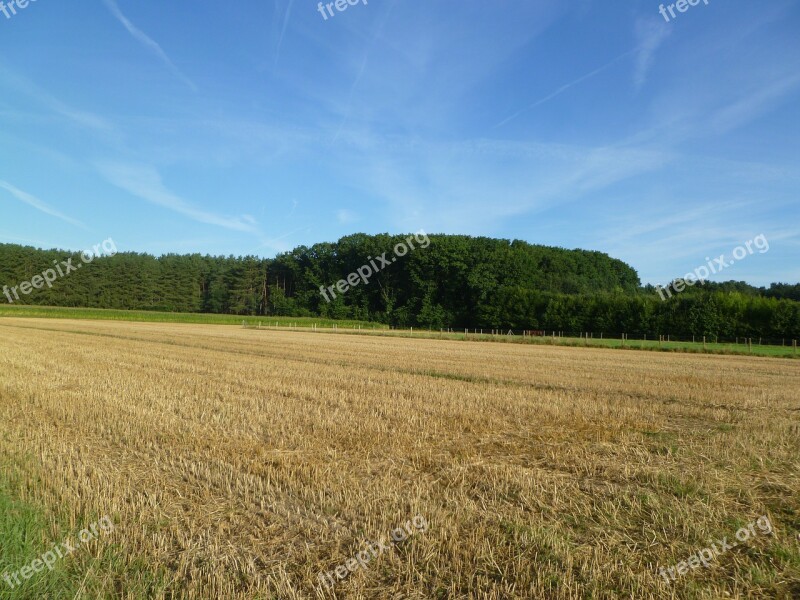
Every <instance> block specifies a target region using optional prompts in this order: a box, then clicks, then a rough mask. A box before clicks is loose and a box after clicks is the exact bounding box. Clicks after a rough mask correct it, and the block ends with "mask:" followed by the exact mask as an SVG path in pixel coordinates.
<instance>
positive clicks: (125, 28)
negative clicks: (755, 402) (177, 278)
mask: <svg viewBox="0 0 800 600" xmlns="http://www.w3.org/2000/svg"><path fill="white" fill-rule="evenodd" d="M667 4H669V3H667ZM333 10H334V13H335V14H334V16H333V17H330V16H329V17H328V18H327V20H326V19H324V18H323V16H322V15H321V14H320V12H318V4H317V2H312V1H311V0H275V1H274V2H273V1H264V0H261V1H259V2H256V1H251V0H240V1H239V2H235V3H219V2H197V1H196V0H193V1H189V0H171V1H170V2H142V1H138V2H133V1H131V0H85V1H83V2H57V1H55V0H38V1H37V2H35V3H31V4H29V5H28V6H27V7H26V8H24V9H20V8H16V11H17V14H16V15H11V18H6V17H4V16H3V14H2V13H0V242H7V243H22V244H29V245H34V246H40V247H48V248H49V247H61V248H71V249H83V248H86V247H90V246H92V245H94V244H95V243H98V242H100V241H102V240H103V239H106V238H108V237H112V238H113V239H114V240H115V242H116V245H117V246H118V248H119V249H120V250H123V251H128V250H132V251H140V252H149V253H153V254H163V253H169V252H177V253H189V252H200V253H204V254H205V253H210V254H225V255H227V254H234V255H240V254H255V255H259V256H274V255H275V254H276V253H277V252H280V251H285V250H288V249H291V248H292V247H294V246H297V245H301V244H306V245H310V244H313V243H315V242H320V241H333V240H335V239H338V238H339V237H341V236H342V235H346V234H349V233H354V232H366V233H380V232H391V233H400V232H413V231H418V230H420V229H424V230H425V231H426V232H428V233H464V234H470V235H486V236H492V237H502V238H517V239H523V240H526V241H529V242H532V243H541V244H547V245H555V246H562V247H567V248H586V249H592V250H600V251H603V252H607V253H609V254H610V255H612V256H614V257H617V258H620V259H622V260H625V261H626V262H628V263H629V264H631V265H632V266H633V267H634V268H635V269H636V270H637V271H638V272H639V274H640V276H641V278H642V280H643V282H645V283H647V282H650V283H665V282H667V281H669V280H670V279H671V278H672V277H678V276H681V275H683V274H684V273H686V272H687V271H690V270H692V269H694V268H695V267H698V266H700V265H703V264H705V262H706V261H705V258H706V257H707V256H712V257H713V256H719V255H720V254H722V253H726V254H730V253H731V251H732V249H733V248H735V247H736V246H738V245H740V244H742V243H744V242H745V241H747V240H751V239H753V238H754V237H756V236H758V235H760V234H764V235H765V236H766V237H767V239H768V240H769V244H770V250H769V252H767V253H765V254H760V253H756V254H754V255H753V256H750V257H748V258H747V259H746V260H743V261H741V263H739V264H736V265H734V266H731V267H730V268H729V269H728V270H727V271H725V272H724V273H723V274H722V277H721V279H736V280H745V281H748V282H750V283H753V284H758V285H763V284H768V283H770V282H772V281H791V282H798V281H800V262H798V256H800V198H798V191H799V190H800V161H799V160H798V159H799V158H800V118H798V117H799V113H798V109H799V108H800V35H799V33H800V3H799V2H797V1H796V0H767V1H764V2H753V1H752V0H724V1H722V0H709V3H708V5H705V4H704V3H703V2H702V1H701V2H700V4H699V5H698V6H695V7H691V8H689V9H688V10H687V11H686V12H685V13H677V12H676V18H674V19H671V20H670V22H666V21H665V19H664V18H663V17H662V16H661V15H660V14H659V3H657V2H652V1H649V0H648V1H643V0H634V1H633V2H611V1H607V2H596V1H589V0H574V1H570V2H564V1H563V0H559V1H555V0H554V1H550V0H536V1H533V2H532V1H530V0H526V1H512V0H501V1H494V2H488V1H487V2H478V1H474V0H459V1H455V0H452V1H451V0H438V1H433V2H410V1H401V0H394V1H393V0H369V1H368V3H366V4H364V3H358V4H356V5H354V6H348V7H347V9H346V10H345V11H343V12H338V11H336V9H335V8H334V9H333ZM9 14H10V13H9Z"/></svg>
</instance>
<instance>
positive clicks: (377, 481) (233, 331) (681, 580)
mask: <svg viewBox="0 0 800 600" xmlns="http://www.w3.org/2000/svg"><path fill="white" fill-rule="evenodd" d="M0 466H2V475H1V476H0V504H3V505H4V506H7V507H11V508H9V509H8V510H7V511H6V517H4V520H3V521H2V522H0V546H2V547H3V549H4V552H3V554H2V555H0V575H2V574H3V573H6V572H8V573H10V572H17V571H19V570H20V569H21V568H22V567H23V566H25V565H26V564H28V563H30V562H31V561H32V560H34V559H36V558H37V557H38V556H39V555H40V554H41V552H44V551H45V550H47V549H48V547H50V546H52V545H53V544H54V543H56V542H58V541H61V540H63V539H64V538H65V537H67V536H70V535H75V533H77V532H78V531H80V530H81V529H82V528H83V527H85V526H86V525H87V524H88V523H90V522H92V521H97V519H98V518H99V517H102V516H104V515H108V516H109V517H110V518H111V520H112V521H113V523H114V530H113V532H111V533H109V534H107V535H105V536H101V537H100V538H99V539H95V540H94V541H92V542H90V543H87V544H86V546H84V547H83V548H80V549H78V550H77V551H76V552H75V553H74V554H72V555H70V556H68V557H65V558H64V559H63V560H61V561H59V563H58V564H57V566H56V568H55V569H54V570H53V571H52V572H50V571H48V570H45V571H44V572H42V573H37V574H36V575H34V576H32V577H31V578H30V579H29V580H24V581H23V582H22V585H20V586H17V587H14V588H13V589H12V587H11V586H9V585H8V584H7V583H6V582H4V581H0V598H15V599H16V598H28V597H30V598H34V597H36V598H39V597H48V598H51V597H52V598H75V597H78V598H83V597H85V598H192V599H194V598H197V599H200V598H202V599H206V598H208V599H212V598H213V599H216V598H231V599H235V598H242V599H244V598H247V599H250V598H281V599H283V598H289V599H294V598H297V599H299V598H330V597H337V598H409V599H410V598H420V599H423V598H425V599H429V598H442V599H456V598H485V599H504V598H564V599H567V598H569V599H573V598H574V599H579V598H595V599H600V598H603V599H605V598H608V599H611V598H622V597H624V598H637V599H638V598H643V599H649V598H653V599H655V598H709V599H711V598H714V599H716V598H723V597H724V598H798V597H800V537H799V536H800V364H798V363H797V361H791V360H781V359H769V358H751V357H740V356H712V355H689V354H661V353H648V352H634V351H617V350H607V349H593V348H565V347H551V346H527V345H512V344H491V343H478V342H455V341H439V340H414V339H405V338H382V337H370V336H345V335H331V334H325V333H313V332H281V331H263V330H262V331H256V330H245V329H239V328H235V327H227V326H212V325H177V324H148V323H122V322H120V323H118V322H88V321H67V320H65V321H58V322H56V321H46V320H33V319H14V318H4V319H0ZM9 515H10V516H9ZM417 516H419V517H420V518H422V519H424V521H425V523H426V528H425V530H424V531H422V530H420V531H415V532H414V533H413V535H411V536H410V537H409V538H408V539H407V540H405V541H404V542H402V543H398V544H397V545H396V546H394V547H391V548H389V549H385V550H383V551H382V552H381V553H379V555H378V556H373V557H372V558H371V559H370V560H369V561H368V562H365V565H364V566H358V567H357V568H355V569H353V571H352V573H351V574H349V576H348V577H346V579H344V580H343V581H337V582H336V583H335V585H334V586H333V587H331V588H329V587H327V586H326V585H325V584H324V583H322V581H321V580H320V579H319V577H318V576H319V574H320V573H321V572H330V571H333V570H335V569H336V568H337V567H339V566H340V565H344V564H346V563H347V562H348V561H349V560H350V559H351V558H352V557H354V556H356V555H357V554H358V553H359V551H362V550H363V549H364V548H366V547H367V544H369V543H370V542H376V541H378V540H380V539H381V538H384V537H385V536H386V535H387V534H388V533H389V532H391V531H392V530H393V529H395V528H397V527H400V526H402V525H403V524H404V523H406V522H408V521H410V520H412V519H414V518H415V517H417ZM759 517H767V518H768V520H769V523H770V524H771V533H767V532H766V531H765V530H761V529H759V528H755V529H753V530H751V535H750V536H749V537H748V539H747V540H746V541H739V542H737V546H736V547H735V548H731V549H729V550H727V551H725V552H724V553H721V554H719V555H718V556H715V557H714V559H713V560H712V561H711V562H710V566H709V567H708V568H706V567H703V566H700V567H699V568H689V569H688V571H686V570H685V569H682V570H684V571H685V572H684V573H683V574H678V575H677V576H676V578H675V581H670V582H669V583H668V582H667V581H666V580H667V579H668V577H669V576H668V575H667V576H665V575H660V574H659V568H660V567H665V568H667V567H669V568H675V567H676V565H678V564H679V563H681V561H686V560H688V559H689V557H690V556H692V555H695V554H697V553H698V551H700V550H702V549H704V548H706V547H710V545H711V543H712V542H714V543H717V541H718V540H722V539H723V538H728V540H735V539H736V533H737V531H738V530H740V528H742V527H743V526H746V525H747V524H748V523H751V522H753V521H756V520H757V519H759ZM350 564H351V566H352V562H351V563H350ZM673 572H674V573H676V574H677V571H673ZM42 594H44V595H42Z"/></svg>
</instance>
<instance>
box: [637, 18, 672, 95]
mask: <svg viewBox="0 0 800 600" xmlns="http://www.w3.org/2000/svg"><path fill="white" fill-rule="evenodd" d="M669 32H670V28H669V26H665V24H664V23H662V22H660V21H659V20H656V19H639V20H638V21H636V29H635V34H636V40H637V42H638V45H637V49H636V50H637V54H636V67H635V70H634V74H633V83H634V85H635V86H636V89H637V90H639V89H641V88H642V86H643V85H644V84H645V82H646V81H647V74H648V73H649V72H650V69H651V68H652V66H653V60H654V58H655V54H656V51H657V50H658V48H659V47H660V46H661V44H663V43H664V40H666V39H667V36H668V35H669Z"/></svg>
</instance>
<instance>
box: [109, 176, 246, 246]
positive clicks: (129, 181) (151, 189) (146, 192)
mask: <svg viewBox="0 0 800 600" xmlns="http://www.w3.org/2000/svg"><path fill="white" fill-rule="evenodd" d="M95 166H96V167H97V169H98V171H99V172H100V173H101V174H102V175H103V177H105V178H106V179H107V180H108V181H109V182H110V183H112V184H113V185H115V186H117V187H118V188H121V189H123V190H125V191H126V192H128V193H129V194H131V195H132V196H136V197H137V198H141V199H142V200H146V201H147V202H150V203H151V204H156V205H158V206H162V207H164V208H167V209H169V210H171V211H174V212H176V213H179V214H182V215H185V216H187V217H189V218H190V219H193V220H195V221H198V222H199V223H206V224H208V225H215V226H217V227H224V228H225V229H232V230H234V231H245V232H247V233H255V234H258V233H259V230H258V227H257V226H256V222H255V220H254V219H253V217H251V216H249V215H243V216H241V217H235V218H232V217H225V216H221V215H216V214H214V213H211V212H208V211H204V210H202V209H200V208H197V207H195V206H193V205H192V204H191V203H190V202H187V201H186V200H184V199H183V198H181V197H180V196H178V195H176V194H174V193H173V192H171V191H169V190H168V189H167V188H166V187H165V186H164V183H163V182H162V180H161V175H160V174H159V173H158V171H156V170H155V169H154V168H152V167H148V166H140V165H130V164H121V163H106V162H97V163H95Z"/></svg>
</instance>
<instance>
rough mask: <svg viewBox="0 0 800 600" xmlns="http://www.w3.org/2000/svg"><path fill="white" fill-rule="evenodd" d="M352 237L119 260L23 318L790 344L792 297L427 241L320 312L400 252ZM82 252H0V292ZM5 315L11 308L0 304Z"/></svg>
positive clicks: (497, 245)
mask: <svg viewBox="0 0 800 600" xmlns="http://www.w3.org/2000/svg"><path fill="white" fill-rule="evenodd" d="M406 237H407V236H400V235H389V234H380V235H366V234H354V235H349V236H346V237H343V238H341V239H340V240H339V241H337V242H332V243H319V244H315V245H313V246H311V247H306V246H300V247H297V248H295V249H294V250H292V251H291V252H286V253H283V254H280V255H278V256H276V257H275V258H259V257H256V256H244V257H235V256H227V257H226V256H208V255H200V254H189V255H178V254H167V255H164V256H159V257H155V256H152V255H149V254H142V253H136V252H121V253H118V254H115V255H114V256H110V257H101V258H97V259H95V260H94V261H92V263H91V264H87V265H85V267H84V268H82V269H80V270H76V271H75V272H72V273H70V274H69V275H68V276H67V277H65V278H60V279H59V280H58V281H56V282H55V283H54V284H53V285H52V287H50V288H48V287H47V286H43V287H42V289H36V290H34V291H33V292H32V293H30V294H29V295H26V296H24V298H23V299H21V300H20V301H19V302H16V301H15V302H16V303H25V304H33V305H46V306H67V307H88V308H114V309H135V310H153V311H168V312H197V313H226V314H236V315H249V316H262V315H263V316H269V315H280V316H323V317H329V318H337V319H345V318H350V319H360V320H370V321H375V322H380V323H385V324H390V325H393V326H397V327H409V326H414V327H421V328H432V329H440V328H448V327H452V328H465V327H469V328H485V329H492V328H510V329H536V330H548V331H550V330H553V331H563V332H565V333H566V332H569V333H574V334H577V333H579V332H592V333H593V334H595V335H599V334H600V333H603V332H605V333H606V334H607V335H613V334H619V333H621V332H625V333H627V334H628V335H630V336H643V335H648V336H658V335H662V334H671V335H674V336H707V337H708V338H709V339H712V340H713V339H725V338H732V337H747V336H749V337H762V336H763V337H765V338H773V339H780V338H789V339H797V338H800V284H789V283H773V284H772V285H770V286H769V287H768V288H764V287H754V286H751V285H749V284H747V283H745V282H736V281H728V282H722V283H712V282H706V283H705V284H703V285H697V286H694V287H692V288H687V289H686V291H684V292H682V293H680V294H674V295H673V297H672V298H670V299H668V300H666V301H663V300H661V298H660V297H659V295H658V293H657V292H656V290H655V289H654V288H653V287H652V286H649V285H647V286H642V285H641V283H640V280H639V276H638V274H637V273H636V271H635V270H634V269H633V268H632V267H630V266H629V265H627V264H625V263H624V262H622V261H620V260H617V259H614V258H611V257H609V256H608V255H607V254H603V253H601V252H593V251H586V250H566V249H563V248H555V247H547V246H541V245H535V244H530V243H527V242H524V241H520V240H513V241H512V240H501V239H493V238H485V237H470V236H463V235H430V236H429V239H430V244H429V245H428V246H427V247H426V248H424V249H423V248H421V247H418V248H416V249H415V250H412V251H410V252H409V253H408V254H406V255H405V256H403V257H401V258H397V261H396V262H393V263H392V264H391V265H389V266H387V267H386V268H384V269H382V270H381V271H380V272H378V273H377V274H375V275H374V276H373V277H372V278H371V279H370V281H369V283H368V284H366V285H358V286H356V287H353V288H352V289H350V290H348V291H347V293H344V294H337V296H336V298H335V299H334V300H333V301H332V302H327V301H326V300H325V299H324V298H323V297H322V295H321V294H320V286H325V287H327V286H330V285H332V284H335V283H336V282H337V281H339V280H342V279H346V278H347V276H348V275H349V274H351V273H354V272H355V271H356V270H357V269H358V268H359V267H361V266H362V265H364V264H365V263H366V262H367V259H368V257H369V258H371V257H376V256H381V255H382V254H383V253H386V252H389V256H391V252H392V250H393V248H394V247H395V246H396V245H397V244H398V243H400V242H402V241H403V240H405V239H406ZM69 257H74V259H75V262H79V260H78V257H79V253H74V252H69V251H63V250H41V249H37V248H32V247H28V246H19V245H14V244H0V286H4V285H5V286H17V285H19V284H20V283H21V282H25V281H30V280H31V279H32V278H33V277H34V276H36V275H39V274H41V273H42V272H43V271H45V270H46V269H48V268H50V267H52V266H53V264H54V261H63V260H65V259H67V258H69ZM0 301H2V302H4V303H8V302H9V300H8V297H7V296H4V295H0Z"/></svg>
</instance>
